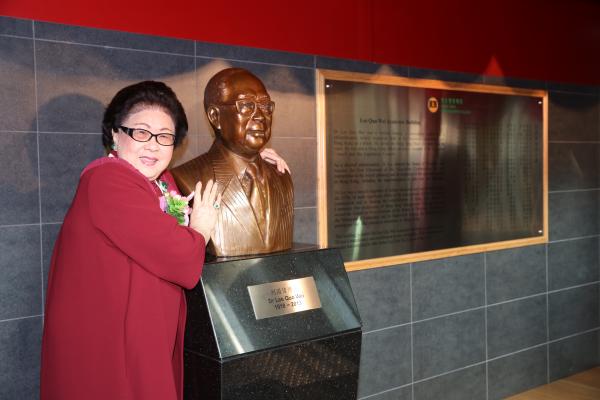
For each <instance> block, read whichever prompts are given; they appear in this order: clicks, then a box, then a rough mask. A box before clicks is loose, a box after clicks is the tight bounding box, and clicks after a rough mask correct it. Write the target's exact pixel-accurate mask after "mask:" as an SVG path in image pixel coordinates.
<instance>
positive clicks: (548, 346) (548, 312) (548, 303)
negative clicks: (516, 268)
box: [544, 243, 550, 383]
mask: <svg viewBox="0 0 600 400" xmlns="http://www.w3.org/2000/svg"><path fill="white" fill-rule="evenodd" d="M544 247H545V249H546V383H550V344H549V343H550V293H549V289H550V279H549V276H548V272H549V270H550V269H549V268H548V244H547V243H546V245H545V246H544Z"/></svg>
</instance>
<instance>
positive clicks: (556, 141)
mask: <svg viewBox="0 0 600 400" xmlns="http://www.w3.org/2000/svg"><path fill="white" fill-rule="evenodd" d="M553 143H554V144H600V141H598V140H549V141H548V144H553Z"/></svg>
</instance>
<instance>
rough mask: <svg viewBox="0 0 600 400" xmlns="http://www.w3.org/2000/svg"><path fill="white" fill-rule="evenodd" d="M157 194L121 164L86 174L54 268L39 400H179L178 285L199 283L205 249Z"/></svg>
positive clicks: (96, 165)
mask: <svg viewBox="0 0 600 400" xmlns="http://www.w3.org/2000/svg"><path fill="white" fill-rule="evenodd" d="M166 178H167V180H168V179H169V178H170V179H171V182H172V178H171V177H170V176H169V175H168V173H167V176H166ZM154 186H155V185H154ZM154 186H153V184H152V183H150V182H149V181H148V179H146V178H145V177H144V176H143V175H142V174H141V173H139V172H138V171H137V170H136V169H135V168H133V167H132V166H131V165H130V164H129V163H127V162H126V161H124V160H119V159H115V158H107V157H105V158H102V159H99V160H96V161H94V162H92V163H91V164H90V165H89V166H88V167H87V168H86V169H85V170H84V172H83V173H82V175H81V179H80V181H79V186H78V188H77V192H76V194H75V198H74V199H73V203H72V204H71V208H70V209H69V211H68V213H67V215H66V217H65V220H64V223H63V225H62V229H61V231H60V235H59V237H58V239H57V241H56V244H55V246H54V253H53V256H52V262H51V267H50V275H49V279H48V297H47V299H46V313H45V321H44V337H43V341H42V365H41V399H42V400H82V399H86V400H96V399H97V400H118V399H119V400H120V399H124V400H134V399H135V400H153V399H156V400H176V399H181V398H182V383H183V364H182V361H183V333H184V328H185V315H186V307H185V298H184V296H183V290H182V287H185V288H192V287H194V286H195V285H196V283H197V282H198V280H199V278H200V273H201V270H202V265H203V263H204V251H205V242H204V238H203V237H202V235H200V234H198V233H197V232H195V231H194V230H192V229H190V228H186V227H182V226H179V225H178V224H177V221H176V219H175V218H173V217H172V216H170V215H167V214H164V213H163V212H162V211H161V210H160V208H159V201H158V195H157V192H156V191H155V188H154ZM169 189H173V188H169Z"/></svg>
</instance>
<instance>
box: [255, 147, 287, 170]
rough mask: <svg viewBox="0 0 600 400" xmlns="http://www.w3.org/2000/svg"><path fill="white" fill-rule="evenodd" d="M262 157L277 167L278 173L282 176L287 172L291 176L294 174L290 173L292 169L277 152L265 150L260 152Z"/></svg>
mask: <svg viewBox="0 0 600 400" xmlns="http://www.w3.org/2000/svg"><path fill="white" fill-rule="evenodd" d="M260 156H261V158H262V159H263V160H265V161H266V162H268V163H271V164H274V165H276V166H277V171H279V172H281V173H282V174H284V173H285V171H287V172H288V174H290V175H291V174H292V173H291V172H290V167H288V165H287V163H286V162H285V160H284V159H283V158H281V157H280V156H279V154H277V152H276V151H275V150H273V149H264V150H263V151H261V152H260Z"/></svg>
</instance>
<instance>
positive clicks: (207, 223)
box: [190, 179, 221, 243]
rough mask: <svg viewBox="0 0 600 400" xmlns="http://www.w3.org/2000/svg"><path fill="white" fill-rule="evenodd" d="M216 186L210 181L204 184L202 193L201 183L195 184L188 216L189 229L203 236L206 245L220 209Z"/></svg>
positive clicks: (219, 196)
mask: <svg viewBox="0 0 600 400" xmlns="http://www.w3.org/2000/svg"><path fill="white" fill-rule="evenodd" d="M217 186H218V185H217V184H216V183H214V182H213V181H212V179H211V180H210V181H208V182H207V183H206V188H205V189H204V193H203V192H202V182H198V183H197V184H196V190H195V191H194V193H195V199H194V207H193V208H192V213H191V214H190V228H192V229H194V230H195V231H196V232H198V233H200V234H201V235H202V236H204V241H205V242H206V243H208V241H209V240H210V238H211V236H212V234H213V232H214V230H215V225H216V223H217V215H218V213H219V212H220V207H221V193H218V188H217Z"/></svg>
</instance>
